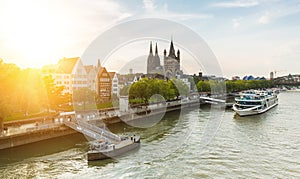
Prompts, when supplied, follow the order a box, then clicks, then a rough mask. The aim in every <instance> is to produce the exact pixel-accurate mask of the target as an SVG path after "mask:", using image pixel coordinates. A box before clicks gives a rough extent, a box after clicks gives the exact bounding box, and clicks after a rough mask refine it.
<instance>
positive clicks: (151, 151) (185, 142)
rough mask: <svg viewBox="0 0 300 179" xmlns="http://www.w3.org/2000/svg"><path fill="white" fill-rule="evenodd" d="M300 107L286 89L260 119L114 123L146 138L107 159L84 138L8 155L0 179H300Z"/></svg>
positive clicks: (202, 115) (216, 115)
mask: <svg viewBox="0 0 300 179" xmlns="http://www.w3.org/2000/svg"><path fill="white" fill-rule="evenodd" d="M299 102H300V92H283V93H281V94H279V105H278V106H276V107H275V108H273V109H271V110H270V111H268V112H267V113H264V114H261V115H257V116H249V117H238V116H236V115H235V114H234V112H233V111H231V110H222V109H211V107H210V106H201V108H198V107H197V108H191V109H184V110H182V111H181V112H172V113H168V114H166V115H165V117H164V118H163V119H162V120H161V121H160V122H159V123H157V124H156V125H154V126H152V127H148V128H134V127H132V126H128V125H126V124H124V123H119V124H114V125H110V126H109V129H110V130H111V131H112V132H115V133H118V134H121V133H122V132H123V131H124V128H125V130H126V132H135V133H139V134H140V135H141V142H142V143H141V147H140V148H139V149H138V150H135V151H131V152H130V153H129V154H127V155H125V156H122V157H119V158H116V159H109V160H104V161H96V162H87V160H86V158H87V157H86V152H87V150H88V142H87V140H86V138H85V137H84V136H82V135H80V134H74V135H69V136H65V137H61V138H57V139H52V140H47V141H43V142H38V143H34V144H29V145H25V146H20V147H16V148H12V149H7V150H1V151H0V178H205V177H209V178H211V177H212V178H224V177H226V178H237V177H242V178H266V177H267V178H275V177H276V178H299V177H300V120H299V116H300V103H299ZM140 122H142V121H140Z"/></svg>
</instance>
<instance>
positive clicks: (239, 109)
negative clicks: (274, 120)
mask: <svg viewBox="0 0 300 179" xmlns="http://www.w3.org/2000/svg"><path fill="white" fill-rule="evenodd" d="M276 105H278V98H277V95H276V94H275V93H274V92H273V91H257V90H251V91H246V92H243V93H241V94H240V97H237V98H235V103H234V105H233V110H234V111H235V112H236V113H237V114H238V115H239V116H249V115H255V114H261V113H264V112H266V111H268V110H269V109H271V108H273V107H274V106H276Z"/></svg>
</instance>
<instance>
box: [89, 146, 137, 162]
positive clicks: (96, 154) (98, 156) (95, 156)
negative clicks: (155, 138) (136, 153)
mask: <svg viewBox="0 0 300 179" xmlns="http://www.w3.org/2000/svg"><path fill="white" fill-rule="evenodd" d="M139 146H140V143H136V142H134V143H132V144H129V145H126V146H124V147H122V148H118V149H114V150H111V151H107V152H102V151H98V150H91V151H89V152H88V153H87V159H88V161H93V160H103V159H108V158H113V157H117V156H120V155H123V154H125V153H127V152H129V151H131V150H133V149H135V148H138V147H139Z"/></svg>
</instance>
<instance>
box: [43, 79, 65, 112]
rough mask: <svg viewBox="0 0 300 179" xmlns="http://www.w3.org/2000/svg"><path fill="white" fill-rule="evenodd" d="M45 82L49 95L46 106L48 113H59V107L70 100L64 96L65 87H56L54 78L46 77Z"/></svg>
mask: <svg viewBox="0 0 300 179" xmlns="http://www.w3.org/2000/svg"><path fill="white" fill-rule="evenodd" d="M43 82H44V86H45V90H46V95H47V96H46V101H45V103H44V105H46V108H47V109H48V112H49V110H50V109H53V110H56V111H58V109H59V105H61V104H64V103H68V102H69V99H66V97H64V95H63V90H64V87H63V86H56V85H55V84H54V79H53V78H52V76H50V75H49V76H44V78H43Z"/></svg>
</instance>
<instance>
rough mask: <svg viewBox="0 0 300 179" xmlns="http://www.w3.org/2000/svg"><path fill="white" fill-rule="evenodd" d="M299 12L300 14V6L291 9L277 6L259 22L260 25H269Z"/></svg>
mask: <svg viewBox="0 0 300 179" xmlns="http://www.w3.org/2000/svg"><path fill="white" fill-rule="evenodd" d="M299 12H300V4H297V5H294V6H290V7H285V6H277V7H274V8H272V9H271V10H269V11H266V12H264V13H263V15H261V16H260V17H259V19H258V22H259V23H260V24H268V23H270V22H272V21H274V20H276V19H278V18H282V17H285V16H289V15H292V14H296V13H299Z"/></svg>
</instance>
